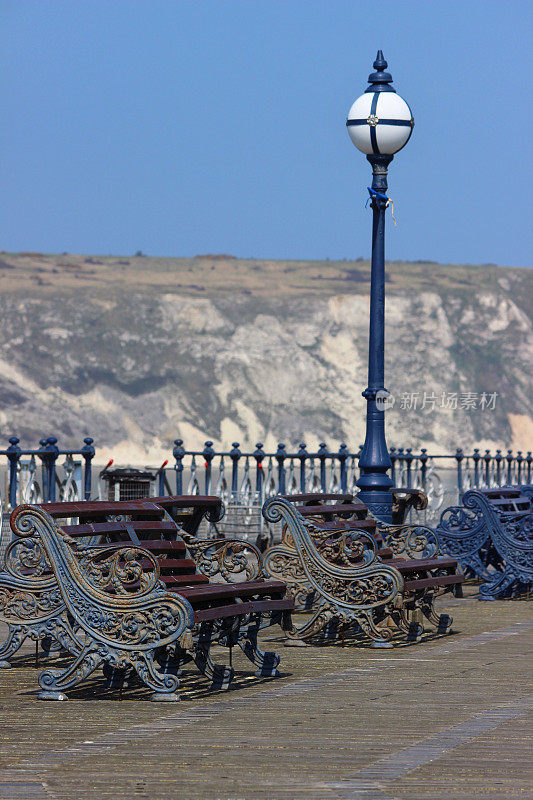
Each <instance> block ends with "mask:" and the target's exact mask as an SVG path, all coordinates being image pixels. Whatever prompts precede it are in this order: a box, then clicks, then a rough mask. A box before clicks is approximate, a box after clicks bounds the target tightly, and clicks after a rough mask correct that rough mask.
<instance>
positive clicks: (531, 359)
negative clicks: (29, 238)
mask: <svg viewBox="0 0 533 800" xmlns="http://www.w3.org/2000/svg"><path fill="white" fill-rule="evenodd" d="M48 258H51V257H48ZM205 258H207V257H205ZM250 263H257V264H261V262H250ZM284 263H285V262H284ZM213 269H214V267H213ZM250 269H251V267H250ZM343 269H344V267H343ZM471 269H474V268H471ZM495 269H497V268H495ZM500 272H503V270H500ZM525 272H527V271H526V270H522V271H519V270H514V271H513V272H512V273H511V272H510V273H509V277H507V276H506V277H503V278H501V279H499V280H494V281H492V282H491V285H490V286H489V287H488V288H487V286H485V287H484V288H482V289H480V290H479V291H476V290H469V291H466V290H465V291H462V290H461V288H460V287H457V286H452V287H449V286H439V283H438V282H437V281H436V280H433V281H432V282H431V285H426V286H423V287H422V288H420V289H419V290H412V289H410V287H409V286H403V285H394V281H393V284H392V286H391V287H390V288H389V289H388V297H387V332H386V385H387V388H389V390H390V391H391V392H392V393H393V395H394V396H395V398H396V402H395V405H394V407H393V408H392V410H390V411H389V412H388V414H387V438H388V441H389V444H391V445H392V444H394V445H400V446H412V447H415V448H417V447H420V446H421V445H422V446H426V447H428V448H429V449H430V450H432V451H433V452H435V451H441V452H449V451H450V450H451V449H452V448H455V447H457V446H462V447H463V448H468V447H471V446H473V445H478V446H482V447H496V446H499V447H507V446H508V447H521V448H522V449H524V450H526V449H531V447H532V445H533V436H532V431H533V424H532V422H531V420H532V418H533V398H532V380H531V372H532V364H533V324H532V320H531V316H530V307H529V306H528V301H527V299H526V298H527V297H528V292H529V291H530V290H529V289H528V287H529V286H531V281H529V282H526V279H525V278H524V281H523V282H521V283H520V281H519V277H520V275H521V273H525ZM517 275H518V276H519V277H518V278H517V277H516V276H517ZM393 277H394V273H393ZM526 278H528V276H526ZM335 280H340V279H338V278H335ZM508 287H509V288H508ZM312 288H313V291H311V290H309V289H303V290H298V291H296V290H294V291H292V290H291V291H289V290H288V289H287V291H286V292H285V291H284V290H283V289H282V288H280V289H279V290H278V291H277V292H276V294H272V293H270V294H261V293H260V292H255V291H252V290H250V291H249V292H246V293H243V292H242V291H240V290H237V289H231V287H230V288H229V289H227V290H226V291H224V292H222V291H218V290H214V289H209V291H208V292H206V295H208V296H203V297H198V296H192V295H191V293H190V291H189V290H186V291H180V289H179V288H177V287H176V286H169V285H166V286H164V285H163V286H161V288H160V289H158V288H157V286H151V287H150V290H149V291H147V290H146V289H143V288H142V287H139V286H137V285H135V282H132V283H131V285H128V284H127V283H126V284H125V285H123V286H121V287H120V289H119V288H117V287H115V286H111V287H109V288H107V289H106V290H105V292H103V291H102V289H101V287H98V286H96V287H95V288H94V289H91V287H90V286H89V287H88V288H87V287H86V288H85V289H84V291H83V295H80V294H79V293H77V292H76V291H74V290H71V289H70V288H69V289H68V290H66V289H65V290H62V289H61V287H58V290H57V291H54V292H53V293H49V294H47V295H46V296H45V297H41V296H35V295H38V291H37V289H36V287H33V288H32V290H31V291H30V290H29V289H27V290H24V291H17V292H15V291H10V292H6V293H2V292H1V290H0V308H1V311H2V320H3V324H2V331H1V334H0V335H1V336H2V344H3V350H2V353H3V357H2V361H1V362H0V367H1V369H0V399H1V400H2V404H1V411H0V422H1V424H2V430H3V434H4V438H5V439H7V437H8V436H9V435H11V434H12V433H16V434H17V435H18V436H20V438H21V439H22V440H23V444H28V445H29V444H35V443H36V442H37V441H38V439H39V438H40V437H41V436H43V435H50V434H52V433H53V434H55V435H57V436H58V437H59V438H60V442H61V444H62V445H63V446H67V445H69V446H78V445H80V444H81V442H82V439H83V437H84V436H86V435H91V436H93V437H94V438H95V441H96V444H97V445H98V448H99V454H100V455H101V457H102V460H103V459H104V458H106V457H107V456H111V457H114V458H115V459H116V460H117V461H130V462H137V463H139V462H149V461H153V462H155V461H158V460H163V459H164V458H166V457H168V456H169V452H170V451H171V448H172V442H173V440H174V439H175V438H177V437H180V438H182V439H184V441H185V443H186V445H187V446H188V447H199V446H202V445H203V443H204V441H205V440H206V439H212V440H213V441H214V442H215V444H216V445H220V444H222V445H224V446H228V445H230V444H231V442H232V441H239V442H241V444H242V445H243V446H249V445H251V446H254V445H255V443H256V442H258V441H262V442H264V443H265V445H266V446H267V447H269V446H273V445H274V444H276V443H277V442H278V441H285V442H286V443H287V444H290V445H292V446H294V445H298V444H299V442H300V441H305V442H307V444H308V446H309V447H314V446H316V445H317V444H318V442H320V441H322V440H324V441H326V442H328V444H329V445H330V446H332V447H334V446H336V445H338V444H339V443H340V442H341V441H346V442H347V443H349V445H350V446H351V447H354V448H357V447H358V445H359V444H360V443H361V442H362V441H363V438H364V413H365V403H364V400H363V398H362V397H361V391H362V390H363V389H364V388H365V386H366V380H367V376H366V362H367V349H368V313H369V299H368V295H367V294H366V291H367V290H368V286H367V284H365V285H364V287H362V286H361V285H360V284H357V286H356V287H355V289H356V290H357V291H355V290H354V286H353V285H350V286H348V288H347V287H346V286H344V285H342V286H341V285H339V286H338V287H337V285H336V284H334V283H333V280H332V281H331V283H330V284H328V287H327V290H324V291H315V290H314V286H313V287H312ZM169 289H171V291H170V290H169ZM468 392H470V393H473V394H475V395H477V402H478V403H479V398H480V397H481V395H482V394H483V393H485V394H486V395H490V394H492V393H497V397H496V399H495V408H494V409H492V410H490V409H485V410H482V409H480V408H477V409H475V410H473V409H470V410H469V409H464V408H461V393H468ZM453 393H457V395H458V408H457V409H454V408H453V407H445V406H446V403H444V405H443V397H444V399H445V401H446V399H447V398H448V396H449V395H450V394H453ZM424 394H425V403H424ZM415 405H416V406H417V407H416V408H415V407H413V406H415ZM423 405H424V406H425V407H422V406H423ZM409 406H411V407H409Z"/></svg>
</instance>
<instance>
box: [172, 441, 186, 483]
mask: <svg viewBox="0 0 533 800" xmlns="http://www.w3.org/2000/svg"><path fill="white" fill-rule="evenodd" d="M174 445H175V447H174V449H173V450H172V455H173V456H174V458H175V459H176V466H175V467H174V469H175V470H176V494H177V495H180V494H183V457H184V456H185V448H184V447H183V439H174Z"/></svg>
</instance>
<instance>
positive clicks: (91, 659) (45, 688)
mask: <svg viewBox="0 0 533 800" xmlns="http://www.w3.org/2000/svg"><path fill="white" fill-rule="evenodd" d="M101 662H102V656H101V655H100V654H99V653H97V652H96V649H95V646H94V645H93V644H89V645H87V646H86V647H84V649H83V650H82V652H81V653H80V654H79V655H78V657H77V658H76V659H75V660H74V661H73V662H72V664H70V666H68V667H67V668H66V669H64V670H58V669H45V670H44V671H43V672H41V674H40V675H39V685H40V687H41V689H42V691H41V692H40V693H39V694H38V695H37V696H38V698H39V700H67V699H68V698H67V695H66V694H64V693H63V690H64V689H71V688H72V687H73V686H76V684H78V683H80V681H82V680H83V679H84V678H86V677H87V676H88V675H90V674H91V672H94V670H95V669H96V667H98V666H99V665H100V664H101Z"/></svg>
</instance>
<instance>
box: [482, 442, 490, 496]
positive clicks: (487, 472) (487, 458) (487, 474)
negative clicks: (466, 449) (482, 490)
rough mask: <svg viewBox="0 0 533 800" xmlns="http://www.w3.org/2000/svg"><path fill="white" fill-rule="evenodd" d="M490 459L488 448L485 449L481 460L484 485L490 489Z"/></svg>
mask: <svg viewBox="0 0 533 800" xmlns="http://www.w3.org/2000/svg"><path fill="white" fill-rule="evenodd" d="M491 460H492V456H491V454H490V450H485V455H484V456H483V461H484V462H485V486H486V487H487V489H490V462H491Z"/></svg>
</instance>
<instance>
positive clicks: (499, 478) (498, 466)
mask: <svg viewBox="0 0 533 800" xmlns="http://www.w3.org/2000/svg"><path fill="white" fill-rule="evenodd" d="M494 460H495V461H496V483H497V484H498V486H501V485H502V461H503V456H502V451H501V450H496V455H495V456H494Z"/></svg>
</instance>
